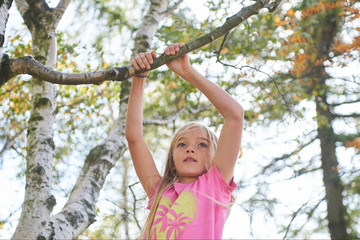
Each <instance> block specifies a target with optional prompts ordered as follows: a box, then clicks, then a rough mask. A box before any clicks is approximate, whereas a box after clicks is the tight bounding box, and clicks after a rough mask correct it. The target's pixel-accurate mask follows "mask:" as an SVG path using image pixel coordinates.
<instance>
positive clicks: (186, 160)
mask: <svg viewBox="0 0 360 240" xmlns="http://www.w3.org/2000/svg"><path fill="white" fill-rule="evenodd" d="M184 162H197V160H195V159H193V158H191V157H188V158H186V159H185V160H184Z"/></svg>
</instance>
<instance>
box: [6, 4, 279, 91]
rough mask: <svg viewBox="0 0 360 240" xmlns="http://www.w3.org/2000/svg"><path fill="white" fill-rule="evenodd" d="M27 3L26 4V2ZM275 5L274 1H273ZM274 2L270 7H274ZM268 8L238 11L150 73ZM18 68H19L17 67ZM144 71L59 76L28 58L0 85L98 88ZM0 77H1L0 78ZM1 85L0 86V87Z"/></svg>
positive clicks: (254, 6)
mask: <svg viewBox="0 0 360 240" xmlns="http://www.w3.org/2000/svg"><path fill="white" fill-rule="evenodd" d="M29 1H30V0H29ZM275 2H276V3H277V2H278V1H275ZM275 2H274V3H275ZM268 4H271V3H270V1H269V0H263V1H260V0H259V1H257V2H255V3H254V4H252V5H250V6H247V7H244V8H242V9H241V10H240V11H239V12H238V13H236V14H235V15H233V16H231V17H229V18H227V19H226V22H225V23H224V24H223V25H222V26H220V27H218V28H216V29H214V30H213V31H211V32H210V33H208V34H206V35H204V36H202V37H200V38H198V39H196V40H194V41H192V42H189V43H187V44H185V45H184V46H183V47H182V48H181V50H180V52H179V53H177V54H176V55H174V56H166V55H165V54H162V55H161V56H159V57H158V58H156V59H155V61H154V63H153V64H152V65H151V70H153V69H156V68H158V67H160V66H162V65H164V64H165V63H167V62H169V61H171V60H173V59H176V58H178V57H181V56H183V55H185V54H187V53H189V52H192V51H194V50H196V49H198V48H200V47H202V46H205V45H206V44H208V43H210V42H212V41H214V40H216V39H218V38H220V37H221V36H223V35H224V34H226V33H228V32H229V31H230V30H231V29H233V28H235V27H237V26H238V25H239V24H240V23H242V22H243V21H244V20H245V19H247V18H249V17H251V16H252V15H255V14H257V13H258V12H259V11H260V10H261V9H262V8H264V6H269V5H268ZM20 65H21V67H20ZM143 71H144V70H140V71H135V69H134V68H133V67H132V66H126V67H121V68H113V69H108V70H99V71H95V72H89V73H62V72H58V71H55V70H53V69H51V68H47V67H44V66H41V64H39V63H38V62H37V61H35V60H34V59H32V58H31V57H22V58H17V59H11V60H10V73H9V74H7V75H6V76H7V78H4V79H1V81H0V83H1V84H4V83H5V82H7V81H8V80H9V79H10V78H12V77H15V76H17V75H19V74H30V75H32V76H33V77H36V78H38V79H42V80H44V81H48V82H51V83H56V84H64V85H77V84H100V83H102V82H103V81H107V80H113V81H123V80H124V79H127V78H129V77H131V76H133V75H135V74H138V73H142V72H143ZM0 75H1V76H2V75H3V74H2V73H1V74H0ZM1 86H2V85H0V87H1Z"/></svg>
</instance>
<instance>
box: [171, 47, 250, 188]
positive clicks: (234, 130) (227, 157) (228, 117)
mask: <svg viewBox="0 0 360 240" xmlns="http://www.w3.org/2000/svg"><path fill="white" fill-rule="evenodd" d="M181 46H182V44H172V45H171V46H169V47H168V48H167V49H166V50H165V53H166V54H167V55H170V54H171V55H174V54H175V53H176V52H178V51H179V47H181ZM167 65H168V67H169V68H170V69H171V70H172V71H174V72H175V73H176V74H178V75H179V76H181V77H182V78H183V79H184V80H186V81H187V82H189V83H190V84H192V85H193V86H195V87H196V88H197V89H199V90H200V91H201V92H202V93H203V94H204V95H205V96H206V97H207V98H208V99H209V101H210V102H211V103H212V104H213V105H214V106H215V108H216V109H217V110H218V111H219V113H220V114H221V115H222V116H223V117H224V125H223V127H222V130H221V133H220V137H219V142H218V147H217V151H216V154H215V159H214V164H215V165H216V166H217V167H218V168H219V170H220V172H221V174H222V176H223V178H224V179H225V181H226V182H227V183H230V181H231V179H232V177H233V173H234V167H235V163H236V161H237V159H238V156H239V151H240V142H241V136H242V130H243V118H244V111H243V108H242V107H241V105H240V104H239V103H238V102H237V101H235V100H234V99H233V98H232V97H231V96H230V95H229V94H228V93H227V92H226V91H224V90H223V89H222V88H220V87H219V86H218V85H216V84H214V83H213V82H211V81H210V80H208V79H206V78H205V77H204V76H202V75H201V74H200V73H198V72H197V71H196V70H195V69H194V68H193V67H192V66H191V65H190V63H189V60H188V57H187V56H186V55H185V56H183V57H180V58H178V59H175V60H174V61H172V62H170V63H168V64H167Z"/></svg>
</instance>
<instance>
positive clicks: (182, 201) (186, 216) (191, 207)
mask: <svg viewBox="0 0 360 240" xmlns="http://www.w3.org/2000/svg"><path fill="white" fill-rule="evenodd" d="M197 210H198V206H197V201H196V198H195V196H194V194H193V193H192V192H191V191H186V190H185V191H183V192H182V193H181V194H180V195H179V197H178V198H177V199H176V200H175V202H173V201H172V200H171V199H170V198H169V197H166V196H163V197H162V198H161V200H160V203H159V207H158V209H157V212H156V215H155V219H154V224H153V230H152V239H180V238H181V233H182V232H183V231H184V229H185V228H186V226H187V225H188V224H190V223H191V222H192V221H193V220H194V218H195V216H196V214H197Z"/></svg>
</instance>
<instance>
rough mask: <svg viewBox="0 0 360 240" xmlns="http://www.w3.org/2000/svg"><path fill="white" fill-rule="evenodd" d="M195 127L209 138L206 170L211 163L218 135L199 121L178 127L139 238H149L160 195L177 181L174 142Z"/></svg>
mask: <svg viewBox="0 0 360 240" xmlns="http://www.w3.org/2000/svg"><path fill="white" fill-rule="evenodd" d="M195 128H200V129H201V130H203V131H204V132H205V133H206V135H207V137H208V139H209V142H210V145H209V150H210V164H209V166H206V167H207V170H208V169H209V168H210V166H211V165H212V164H213V160H214V156H215V152H216V149H217V143H218V137H217V136H216V135H215V133H214V132H213V131H211V130H210V129H209V128H208V127H207V126H205V125H203V124H200V123H196V122H191V123H188V124H186V125H185V126H183V127H182V128H180V129H179V130H178V131H177V132H176V133H175V135H174V137H173V139H172V141H171V145H170V148H169V151H168V154H167V159H166V165H165V169H164V176H163V177H162V180H161V182H160V185H159V188H158V189H157V190H156V192H155V195H154V201H153V204H152V206H151V209H150V213H149V215H148V217H147V219H146V222H145V225H144V227H143V230H142V231H141V237H140V239H145V238H146V239H150V238H151V231H152V225H153V223H154V220H155V215H156V210H157V208H158V206H159V202H160V199H161V196H162V194H163V193H164V192H165V190H166V189H168V188H170V187H172V186H173V185H174V183H176V182H178V181H179V176H178V175H177V173H176V170H175V163H174V158H173V151H174V148H175V144H176V142H177V141H178V140H179V138H180V137H181V136H182V135H183V134H184V133H186V132H188V131H191V130H193V129H195Z"/></svg>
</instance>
